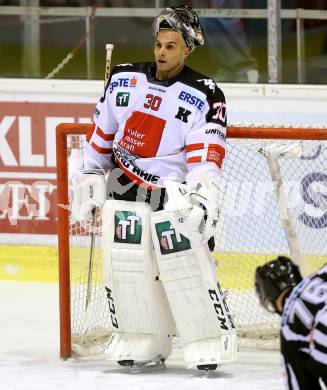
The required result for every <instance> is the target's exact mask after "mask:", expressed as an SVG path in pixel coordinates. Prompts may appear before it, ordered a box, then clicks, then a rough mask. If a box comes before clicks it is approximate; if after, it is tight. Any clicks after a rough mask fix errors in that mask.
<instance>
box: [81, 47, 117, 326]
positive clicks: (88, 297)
mask: <svg viewBox="0 0 327 390" xmlns="http://www.w3.org/2000/svg"><path fill="white" fill-rule="evenodd" d="M113 49H114V45H113V44H111V43H107V44H106V67H105V74H104V88H106V85H107V83H108V81H109V78H110V67H111V56H112V51H113ZM96 222H97V210H96V208H93V209H92V226H91V243H90V253H89V266H88V275H87V289H86V300H85V314H86V318H88V317H89V310H88V308H89V304H90V300H91V294H92V277H93V257H94V242H95V231H94V230H95V227H96ZM86 331H87V329H86ZM85 333H86V332H85Z"/></svg>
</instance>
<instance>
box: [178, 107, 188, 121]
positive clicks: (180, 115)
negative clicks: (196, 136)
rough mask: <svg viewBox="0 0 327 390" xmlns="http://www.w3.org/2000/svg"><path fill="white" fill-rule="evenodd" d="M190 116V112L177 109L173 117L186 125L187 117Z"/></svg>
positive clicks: (184, 109)
mask: <svg viewBox="0 0 327 390" xmlns="http://www.w3.org/2000/svg"><path fill="white" fill-rule="evenodd" d="M190 114H192V111H189V110H187V109H186V108H184V107H178V111H177V114H176V115H175V118H176V119H179V120H180V121H182V122H185V123H188V117H189V115H190Z"/></svg>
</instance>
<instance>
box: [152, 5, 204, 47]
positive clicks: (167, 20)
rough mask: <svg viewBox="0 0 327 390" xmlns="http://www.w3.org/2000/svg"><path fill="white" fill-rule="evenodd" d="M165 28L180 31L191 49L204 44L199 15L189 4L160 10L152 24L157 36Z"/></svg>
mask: <svg viewBox="0 0 327 390" xmlns="http://www.w3.org/2000/svg"><path fill="white" fill-rule="evenodd" d="M163 28H171V29H173V30H176V31H180V32H181V33H182V35H183V38H184V40H185V42H186V45H187V46H188V47H189V48H190V50H191V51H193V50H194V49H195V48H196V47H197V46H202V45H203V44H204V39H203V31H202V28H201V25H200V22H199V18H198V15H197V14H196V13H195V12H194V11H193V10H192V8H191V7H189V6H187V5H180V6H178V7H168V8H166V9H165V10H163V11H162V12H160V14H159V15H158V16H157V17H156V18H155V19H154V21H153V24H152V29H153V34H154V36H157V34H158V33H159V30H160V29H163Z"/></svg>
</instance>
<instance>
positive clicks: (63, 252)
mask: <svg viewBox="0 0 327 390" xmlns="http://www.w3.org/2000/svg"><path fill="white" fill-rule="evenodd" d="M252 126H254V125H252ZM91 128H92V124H83V123H75V124H74V123H62V124H59V125H58V126H57V127H56V157H57V216H58V258H59V312H60V357H61V359H63V360H66V359H69V358H70V357H71V356H72V338H71V294H70V287H71V285H70V253H69V195H68V166H67V161H68V148H67V136H70V135H85V134H87V132H88V131H90V130H91ZM326 132H327V129H326V128H307V127H287V128H286V127H280V128H278V127H273V126H269V127H263V126H260V125H259V126H258V127H250V125H241V126H229V127H228V128H227V138H239V139H256V138H258V139H281V140H283V139H284V140H326V139H327V134H326Z"/></svg>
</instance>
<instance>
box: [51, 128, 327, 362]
mask: <svg viewBox="0 0 327 390" xmlns="http://www.w3.org/2000/svg"><path fill="white" fill-rule="evenodd" d="M89 129H90V125H87V124H61V125H59V126H58V127H57V174H58V177H57V180H58V204H59V208H58V243H59V283H60V331H61V336H60V342H61V351H60V354H61V357H62V358H68V357H70V356H71V355H72V353H76V354H81V355H89V354H94V353H98V352H101V346H102V345H103V343H104V342H105V341H106V340H107V339H108V337H109V336H110V332H111V319H110V311H109V305H108V303H107V299H106V294H105V289H104V287H103V278H102V262H101V215H100V214H98V215H96V216H95V218H94V220H93V221H88V222H83V223H80V224H79V223H78V224H72V223H70V219H69V206H68V205H69V188H70V186H69V182H68V174H67V162H68V158H69V155H70V152H71V150H72V149H76V148H83V143H84V142H85V134H86V133H87V131H88V130H89ZM326 140H327V129H323V128H318V127H311V128H306V127H304V126H296V127H295V126H290V127H285V126H284V127H281V126H280V127H277V126H272V125H257V126H253V125H252V126H249V125H234V126H231V127H229V128H228V149H227V155H226V158H225V162H224V166H223V175H222V179H221V182H220V190H221V191H220V196H221V204H222V207H221V212H220V219H219V229H218V230H219V236H217V237H216V247H215V251H214V259H215V261H216V264H217V276H218V279H219V281H220V283H221V285H222V287H223V289H224V290H227V294H228V298H227V303H228V305H229V307H230V311H231V312H232V314H233V316H234V320H235V323H236V326H237V328H238V334H239V340H240V345H241V346H247V347H255V348H277V347H278V329H279V317H278V316H276V315H273V314H269V313H267V312H266V311H265V310H264V309H262V308H261V306H260V305H259V302H258V299H257V297H256V295H255V292H254V288H253V278H254V271H255V268H256V267H257V266H258V265H260V264H263V263H265V262H266V261H269V260H272V259H274V258H276V257H277V256H278V255H286V256H290V257H291V258H292V259H293V260H294V261H296V262H297V263H298V264H299V265H300V267H301V269H302V272H303V273H304V274H308V273H310V272H311V271H313V270H314V269H316V268H317V267H319V266H320V265H321V264H323V263H324V262H326V259H327V253H326V252H327V234H326V229H327V174H326V172H327V143H326ZM94 221H96V223H94ZM91 258H92V261H90V259H91Z"/></svg>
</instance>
